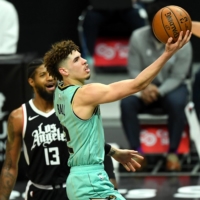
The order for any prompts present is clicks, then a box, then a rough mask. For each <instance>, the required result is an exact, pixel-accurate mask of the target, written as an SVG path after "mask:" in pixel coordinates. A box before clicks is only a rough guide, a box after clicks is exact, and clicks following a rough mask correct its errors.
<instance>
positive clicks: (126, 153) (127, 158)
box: [108, 147, 144, 172]
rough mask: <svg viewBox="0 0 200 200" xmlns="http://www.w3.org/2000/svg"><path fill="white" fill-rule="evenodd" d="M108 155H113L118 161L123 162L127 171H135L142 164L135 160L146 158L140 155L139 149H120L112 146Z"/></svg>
mask: <svg viewBox="0 0 200 200" xmlns="http://www.w3.org/2000/svg"><path fill="white" fill-rule="evenodd" d="M108 155H110V156H112V157H113V158H114V159H115V160H116V161H118V162H119V163H121V164H122V165H123V166H124V168H125V169H126V170H127V171H132V172H135V171H136V170H137V169H138V168H140V167H141V165H140V164H139V163H138V162H137V161H136V160H135V158H137V159H139V160H143V159H144V158H143V157H142V156H140V155H138V152H137V151H134V150H128V149H118V148H116V147H111V149H110V152H109V153H108Z"/></svg>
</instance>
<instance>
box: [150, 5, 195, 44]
mask: <svg viewBox="0 0 200 200" xmlns="http://www.w3.org/2000/svg"><path fill="white" fill-rule="evenodd" d="M152 29H153V32H154V34H155V36H156V38H157V39H158V40H159V41H160V42H162V43H167V40H168V39H169V37H172V38H173V42H176V41H177V39H178V37H179V33H180V32H181V31H183V35H184V34H185V32H186V31H187V30H189V31H191V29H192V20H191V18H190V15H189V14H188V13H187V12H186V11H185V10H184V9H183V8H181V7H179V6H175V5H170V6H166V7H163V8H161V9H160V10H159V11H158V12H157V13H156V14H155V16H154V18H153V22H152Z"/></svg>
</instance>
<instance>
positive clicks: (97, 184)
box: [44, 31, 191, 200]
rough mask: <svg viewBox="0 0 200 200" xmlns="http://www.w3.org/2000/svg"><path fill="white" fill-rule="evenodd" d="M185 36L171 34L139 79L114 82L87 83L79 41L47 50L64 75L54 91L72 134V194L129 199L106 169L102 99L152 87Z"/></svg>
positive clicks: (56, 73)
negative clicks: (158, 55) (107, 83)
mask: <svg viewBox="0 0 200 200" xmlns="http://www.w3.org/2000/svg"><path fill="white" fill-rule="evenodd" d="M182 36H183V32H181V33H180V36H179V38H178V41H177V42H176V43H174V44H172V38H169V39H168V42H167V44H166V47H165V51H164V53H163V54H162V55H161V56H160V57H159V58H158V59H157V60H156V61H155V62H154V63H152V64H151V65H150V66H149V67H147V68H146V69H145V70H144V71H142V72H141V73H140V74H139V75H138V76H137V77H136V78H135V79H132V80H131V79H130V80H124V81H120V82H115V83H112V84H109V85H104V84H100V83H91V84H87V85H84V82H85V80H87V79H89V77H90V69H89V68H88V64H87V61H86V60H85V59H83V58H82V57H81V54H80V50H79V47H78V46H76V44H74V43H73V41H71V40H68V41H61V42H58V43H55V44H54V45H53V46H52V48H51V49H50V50H49V51H48V52H47V53H46V54H45V57H44V64H45V66H46V67H47V70H48V72H49V73H50V74H51V75H52V76H53V77H55V78H57V79H58V80H60V81H62V82H61V83H60V84H59V85H58V86H57V87H56V90H55V93H54V108H55V111H56V115H57V117H58V119H59V120H60V123H61V124H62V125H63V127H64V131H65V133H66V134H67V138H68V141H67V145H68V149H69V151H70V157H69V160H68V165H69V166H70V167H71V169H70V174H69V176H68V178H67V195H68V198H69V199H70V200H80V199H81V200H89V199H97V198H98V199H115V200H123V199H124V197H122V195H121V194H120V193H119V192H118V191H117V190H114V187H113V185H112V184H111V183H110V181H109V178H108V175H107V173H106V172H105V170H104V165H103V160H104V148H103V145H104V131H103V125H102V120H101V115H100V107H99V105H100V104H103V103H109V102H114V101H117V100H120V99H122V98H124V97H127V96H128V95H131V94H133V93H136V92H138V91H140V90H142V89H144V88H145V87H147V85H148V84H149V83H150V82H151V81H152V80H153V78H154V77H155V76H156V75H157V74H158V72H159V71H160V70H161V69H162V67H163V65H164V64H165V63H166V62H167V60H168V59H170V58H171V56H172V55H173V54H174V53H175V52H177V51H178V50H179V49H180V48H182V47H183V45H185V44H186V43H187V42H188V41H189V40H190V37H191V33H189V31H187V33H186V35H185V37H184V38H183V37H182Z"/></svg>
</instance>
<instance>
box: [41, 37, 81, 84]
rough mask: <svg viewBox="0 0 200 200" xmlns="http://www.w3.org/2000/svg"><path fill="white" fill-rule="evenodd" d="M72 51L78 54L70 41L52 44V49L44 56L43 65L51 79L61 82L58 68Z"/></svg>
mask: <svg viewBox="0 0 200 200" xmlns="http://www.w3.org/2000/svg"><path fill="white" fill-rule="evenodd" d="M72 51H78V52H80V49H79V47H78V46H77V45H76V44H75V43H74V42H73V41H72V40H64V41H61V42H57V43H55V44H53V45H52V48H51V49H50V50H49V51H48V52H47V53H46V54H45V56H44V65H45V67H46V68H47V71H48V72H49V74H50V75H51V76H52V77H54V78H57V79H58V80H60V81H61V80H62V76H61V74H60V73H59V71H58V67H59V65H60V63H61V62H62V61H63V60H65V59H66V58H67V57H68V55H69V54H71V53H72Z"/></svg>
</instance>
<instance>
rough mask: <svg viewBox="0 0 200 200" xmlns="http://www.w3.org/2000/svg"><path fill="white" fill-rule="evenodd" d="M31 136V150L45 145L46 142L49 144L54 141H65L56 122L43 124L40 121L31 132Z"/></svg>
mask: <svg viewBox="0 0 200 200" xmlns="http://www.w3.org/2000/svg"><path fill="white" fill-rule="evenodd" d="M32 136H33V137H34V141H33V145H32V147H31V150H32V149H34V148H35V147H36V146H40V145H43V146H44V147H45V146H46V144H50V143H51V142H54V141H66V137H65V134H64V133H63V132H62V133H61V132H60V128H57V127H56V124H48V125H45V126H43V123H41V124H40V125H39V126H38V128H37V129H35V130H34V131H33V132H32Z"/></svg>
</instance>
